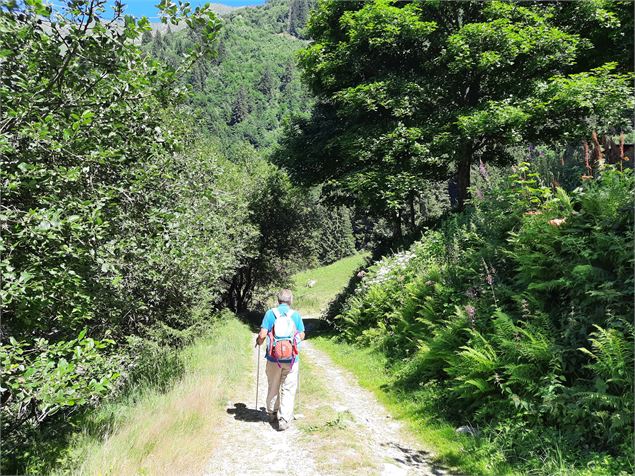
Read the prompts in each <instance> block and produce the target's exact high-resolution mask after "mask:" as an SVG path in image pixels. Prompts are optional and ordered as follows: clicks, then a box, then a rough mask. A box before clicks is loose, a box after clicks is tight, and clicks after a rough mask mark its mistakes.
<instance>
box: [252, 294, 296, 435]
mask: <svg viewBox="0 0 635 476" xmlns="http://www.w3.org/2000/svg"><path fill="white" fill-rule="evenodd" d="M292 303H293V294H292V293H291V291H290V290H289V289H283V290H281V291H280V292H279V293H278V307H274V308H272V309H269V310H268V311H267V312H266V313H265V316H264V318H263V319H262V324H261V325H260V332H259V333H258V336H257V337H256V345H261V344H262V343H263V342H264V340H265V338H267V351H266V353H265V358H266V359H267V368H266V371H265V373H266V374H267V382H268V384H269V390H268V392H267V414H268V415H269V421H271V422H272V423H275V422H276V420H277V421H278V430H279V431H284V430H286V429H287V428H288V427H289V422H290V421H291V419H292V418H293V405H294V401H295V392H296V390H297V388H298V378H299V371H300V359H299V356H298V350H299V347H300V341H302V340H304V323H303V322H302V317H300V313H298V312H297V311H294V310H292V309H291V304H292Z"/></svg>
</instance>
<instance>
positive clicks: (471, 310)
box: [465, 304, 476, 327]
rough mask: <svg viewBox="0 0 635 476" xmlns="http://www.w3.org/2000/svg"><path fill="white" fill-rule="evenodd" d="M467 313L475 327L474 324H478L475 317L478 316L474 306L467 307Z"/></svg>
mask: <svg viewBox="0 0 635 476" xmlns="http://www.w3.org/2000/svg"><path fill="white" fill-rule="evenodd" d="M465 312H466V313H467V317H468V318H469V319H470V323H471V324H472V327H474V323H475V322H476V319H474V316H475V315H476V309H474V306H471V305H470V304H468V305H467V306H465Z"/></svg>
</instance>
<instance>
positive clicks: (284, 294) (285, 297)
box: [278, 289, 293, 306]
mask: <svg viewBox="0 0 635 476" xmlns="http://www.w3.org/2000/svg"><path fill="white" fill-rule="evenodd" d="M292 303H293V293H292V292H291V290H290V289H282V290H280V292H279V293H278V304H288V305H289V306H290V305H291V304H292Z"/></svg>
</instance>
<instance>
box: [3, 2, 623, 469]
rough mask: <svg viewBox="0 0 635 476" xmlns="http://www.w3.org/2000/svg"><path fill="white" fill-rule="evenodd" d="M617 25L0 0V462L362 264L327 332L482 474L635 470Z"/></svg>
mask: <svg viewBox="0 0 635 476" xmlns="http://www.w3.org/2000/svg"><path fill="white" fill-rule="evenodd" d="M632 7H633V5H632V2H630V1H609V0H593V1H590V0H589V1H586V0H580V1H576V2H565V1H547V2H545V1H540V2H530V1H527V2H515V1H488V2H478V1H468V2H449V1H448V2H444V1H424V0H422V1H413V2H397V1H392V0H366V1H361V0H360V1H346V2H343V1H337V0H319V1H318V2H317V3H315V2H312V1H310V0H291V1H287V0H269V1H268V2H267V3H265V4H264V5H262V6H259V7H249V8H241V9H236V10H232V11H230V12H227V13H225V14H224V15H223V16H220V17H219V16H218V15H217V14H215V13H214V12H213V11H212V9H211V8H210V7H209V6H205V7H197V8H193V7H190V6H189V5H188V4H186V3H183V4H181V3H178V4H174V3H172V2H169V1H161V2H160V5H159V8H160V9H161V12H162V16H163V19H164V24H163V26H162V27H161V28H156V27H153V25H152V24H150V23H149V21H148V20H147V19H146V18H140V19H135V18H132V17H130V16H127V15H126V14H125V6H123V5H117V6H115V7H114V9H112V8H110V7H109V6H108V4H107V3H106V1H105V0H70V1H68V2H65V5H64V6H63V7H54V8H52V7H51V6H48V5H47V4H46V2H43V1H42V0H28V1H25V2H15V1H4V2H2V3H0V74H1V78H0V104H1V109H0V160H1V169H0V178H1V180H2V203H1V206H0V221H1V227H2V236H1V240H0V250H1V253H2V256H1V260H0V269H1V272H2V287H1V293H2V294H1V299H2V323H1V324H0V344H1V347H0V360H1V364H2V384H1V389H0V392H1V399H2V410H1V411H2V422H1V424H2V460H1V472H2V473H3V474H13V473H19V474H23V473H28V474H42V473H46V472H49V471H50V470H51V467H52V466H55V464H56V462H59V461H61V460H63V459H64V457H65V456H64V451H65V445H66V444H67V442H68V440H69V439H70V438H71V437H72V434H73V432H75V431H76V430H77V428H78V427H80V426H81V425H82V421H83V418H84V417H85V415H87V414H89V413H90V412H91V411H92V410H94V409H95V408H96V407H98V406H99V405H101V404H103V402H104V401H108V400H111V399H117V398H120V397H121V396H122V395H126V394H129V393H130V392H131V391H132V389H134V388H135V387H138V386H140V385H149V386H153V387H156V388H159V389H165V388H168V387H169V386H170V385H171V384H172V382H174V379H176V378H178V375H179V372H180V371H181V370H182V368H183V365H184V362H182V361H181V360H180V358H179V354H178V352H177V351H178V349H179V348H182V347H183V346H185V345H187V344H189V343H191V342H192V341H193V340H194V339H195V338H196V337H197V336H200V335H202V334H204V333H207V332H212V329H213V326H214V322H215V321H216V320H218V316H219V315H222V314H223V313H226V312H228V311H232V312H237V313H245V312H246V311H248V310H254V309H255V310H259V309H261V308H262V306H263V305H265V303H266V301H267V299H268V298H270V296H272V293H273V291H274V290H275V289H277V288H278V287H279V286H282V285H289V283H290V277H291V276H292V274H293V273H295V272H297V271H301V270H304V269H307V268H310V267H312V266H316V265H318V264H328V263H333V262H335V261H337V260H339V259H341V258H343V257H346V256H349V255H351V254H353V253H355V251H356V250H361V249H366V250H369V251H370V252H371V253H370V254H371V256H372V257H371V258H369V262H368V264H367V266H365V267H364V269H362V270H360V272H359V273H357V274H356V275H354V276H352V277H351V282H350V284H349V286H348V288H347V290H346V292H345V293H343V294H342V295H340V296H339V297H338V299H336V300H335V301H334V302H333V303H332V305H331V307H330V309H329V310H328V312H327V314H326V316H325V318H326V319H327V320H328V322H329V323H330V325H331V328H332V331H333V332H335V333H336V334H337V335H338V336H339V337H340V338H341V339H344V340H346V341H348V342H352V343H354V344H355V345H358V346H363V347H370V348H373V349H375V350H376V351H378V352H381V353H382V354H383V355H385V356H386V357H387V359H388V366H387V369H386V372H387V373H388V374H390V375H391V376H392V378H393V383H392V386H391V391H394V392H397V393H399V394H401V395H404V396H405V398H408V399H409V400H412V401H414V402H416V403H417V405H420V408H421V412H422V414H425V415H427V418H431V419H433V420H434V419H436V420H438V421H444V422H451V423H453V424H456V425H457V426H459V425H465V424H468V425H469V427H470V428H471V431H472V432H473V433H474V434H475V435H478V441H480V442H484V443H479V445H476V446H475V447H474V451H476V452H481V453H482V454H483V455H485V457H487V458H489V460H490V461H491V466H490V471H491V473H490V474H498V473H499V466H498V465H499V464H500V465H502V464H505V465H508V464H511V465H513V467H514V468H517V470H518V471H520V472H522V473H531V474H555V473H556V472H557V471H559V470H561V469H562V468H565V469H566V470H567V471H570V472H571V473H572V474H575V473H579V474H607V475H609V474H631V473H632V471H633V467H634V464H635V462H634V461H633V456H632V441H633V404H634V402H633V391H632V390H633V352H634V349H633V338H634V331H635V330H634V326H633V297H634V296H633V294H634V293H633V286H634V284H635V283H634V281H633V226H634V221H633V186H634V183H633V181H634V178H633V170H632V168H633V159H634V158H635V157H633V142H634V139H635V134H634V133H633V118H632V111H633V108H634V107H635V104H634V94H633V79H634V78H633V73H632V71H633V35H632V33H633V8H632ZM475 441H476V440H475ZM66 463H68V462H66ZM464 469H465V470H466V471H470V468H464Z"/></svg>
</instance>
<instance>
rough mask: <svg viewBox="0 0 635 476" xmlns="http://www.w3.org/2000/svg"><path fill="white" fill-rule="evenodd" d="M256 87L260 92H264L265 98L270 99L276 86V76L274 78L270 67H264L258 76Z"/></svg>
mask: <svg viewBox="0 0 635 476" xmlns="http://www.w3.org/2000/svg"><path fill="white" fill-rule="evenodd" d="M257 89H258V91H260V92H261V93H262V94H264V95H265V96H266V97H267V99H270V98H271V97H272V96H273V95H274V92H275V91H276V89H277V86H276V78H274V75H273V73H272V72H271V68H269V67H266V68H265V70H264V72H263V73H262V76H261V77H260V80H259V81H258V85H257Z"/></svg>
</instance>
